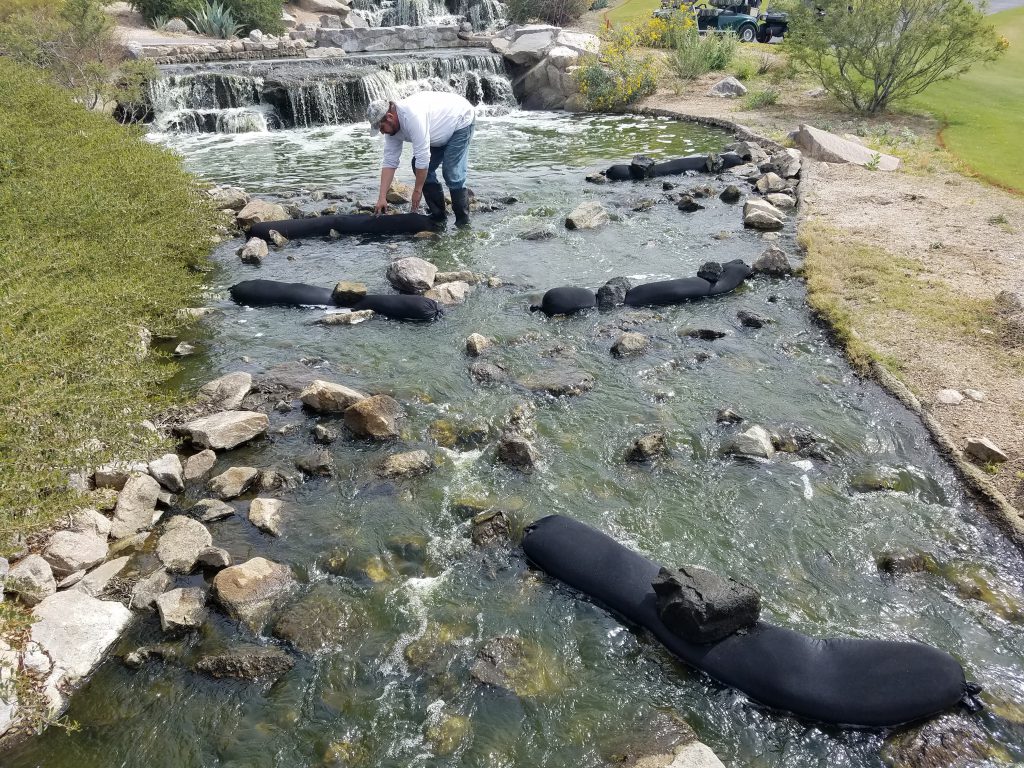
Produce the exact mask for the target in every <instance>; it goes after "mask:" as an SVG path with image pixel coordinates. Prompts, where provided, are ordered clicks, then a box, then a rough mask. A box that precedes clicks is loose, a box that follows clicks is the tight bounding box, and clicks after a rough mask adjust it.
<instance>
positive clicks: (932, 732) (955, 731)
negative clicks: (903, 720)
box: [881, 715, 1002, 768]
mask: <svg viewBox="0 0 1024 768" xmlns="http://www.w3.org/2000/svg"><path fill="white" fill-rule="evenodd" d="M1001 751H1002V750H1001V749H1000V748H999V747H997V746H995V745H994V744H991V743H990V742H989V740H988V737H987V736H986V734H985V732H984V731H983V730H982V729H981V727H980V726H979V725H978V724H977V723H975V722H973V721H971V720H968V719H967V718H965V717H962V716H957V715H944V716H943V717H940V718H938V719H936V720H931V721H929V722H927V723H925V724H924V725H921V726H919V727H916V728H911V729H910V730H907V731H902V732H900V733H897V734H895V735H893V736H890V737H889V738H888V739H887V740H886V744H885V746H884V747H883V748H882V751H881V756H882V759H883V760H885V762H886V763H887V764H888V765H890V766H892V768H969V766H973V765H978V764H980V763H985V764H990V763H989V761H990V760H992V759H993V758H998V757H1001V755H1000V752H1001ZM1000 762H1001V761H1000Z"/></svg>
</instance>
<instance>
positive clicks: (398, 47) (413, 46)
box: [316, 25, 481, 53]
mask: <svg viewBox="0 0 1024 768" xmlns="http://www.w3.org/2000/svg"><path fill="white" fill-rule="evenodd" d="M316 44H317V46H318V47H321V48H341V49H342V50H344V51H346V52H348V53H357V52H358V53H362V52H368V51H369V52H372V51H415V50H419V49H422V48H465V47H471V46H479V45H481V43H480V42H477V41H473V40H466V39H463V38H462V37H460V36H459V28H458V27H456V26H451V25H447V26H435V27H409V26H400V27H369V28H365V29H331V28H327V27H320V28H319V29H317V30H316Z"/></svg>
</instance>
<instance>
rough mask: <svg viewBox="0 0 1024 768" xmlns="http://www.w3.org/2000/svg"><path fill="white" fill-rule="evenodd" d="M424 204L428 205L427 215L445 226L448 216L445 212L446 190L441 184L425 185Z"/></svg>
mask: <svg viewBox="0 0 1024 768" xmlns="http://www.w3.org/2000/svg"><path fill="white" fill-rule="evenodd" d="M423 202H425V203H426V204H427V215H428V216H430V218H431V219H433V220H434V221H435V222H437V223H438V224H444V223H445V221H446V220H447V219H448V214H446V213H445V212H444V189H443V188H442V187H441V185H440V184H424V185H423Z"/></svg>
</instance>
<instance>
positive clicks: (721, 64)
mask: <svg viewBox="0 0 1024 768" xmlns="http://www.w3.org/2000/svg"><path fill="white" fill-rule="evenodd" d="M737 45H739V40H738V39H737V38H736V35H734V34H732V33H725V34H721V35H718V34H707V35H701V34H699V33H698V32H697V29H696V28H695V27H690V28H689V29H687V30H685V31H684V33H683V34H681V35H680V36H679V37H678V38H677V40H676V44H675V47H674V48H673V50H672V52H671V53H670V54H669V57H668V63H669V67H670V68H671V69H672V71H673V72H674V73H675V75H676V77H678V78H680V79H681V80H693V79H694V78H697V77H700V76H701V75H703V74H706V73H708V72H717V71H719V70H723V69H725V68H726V67H728V66H729V64H730V63H732V59H733V56H734V55H735V54H736V46H737Z"/></svg>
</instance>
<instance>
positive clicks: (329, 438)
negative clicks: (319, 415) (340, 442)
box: [313, 424, 338, 445]
mask: <svg viewBox="0 0 1024 768" xmlns="http://www.w3.org/2000/svg"><path fill="white" fill-rule="evenodd" d="M313 439H314V440H316V442H318V443H322V444H324V445H330V444H331V443H333V442H334V441H335V440H337V439H338V432H337V431H336V430H334V429H331V428H330V427H328V426H326V425H324V424H317V425H316V426H315V427H313Z"/></svg>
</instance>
